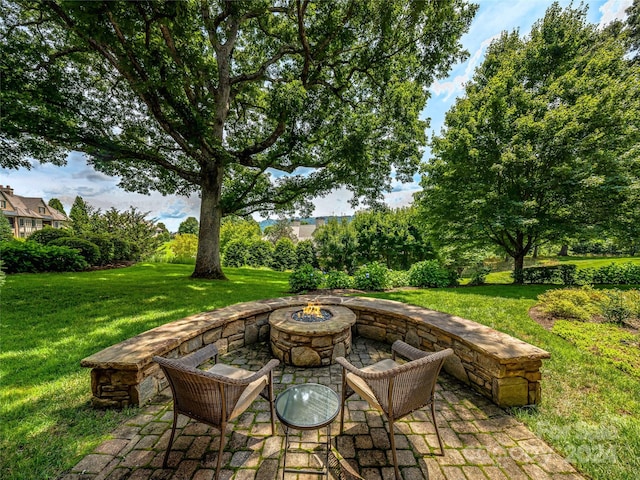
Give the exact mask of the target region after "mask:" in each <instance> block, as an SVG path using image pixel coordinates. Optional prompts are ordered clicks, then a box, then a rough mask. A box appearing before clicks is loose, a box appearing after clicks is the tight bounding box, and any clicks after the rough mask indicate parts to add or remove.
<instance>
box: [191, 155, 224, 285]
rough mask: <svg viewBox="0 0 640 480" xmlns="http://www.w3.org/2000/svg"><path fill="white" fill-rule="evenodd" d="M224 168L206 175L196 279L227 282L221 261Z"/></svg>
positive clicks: (216, 169) (202, 194) (216, 168)
mask: <svg viewBox="0 0 640 480" xmlns="http://www.w3.org/2000/svg"><path fill="white" fill-rule="evenodd" d="M222 178H223V167H221V166H216V167H213V172H210V173H208V174H206V175H205V178H204V181H203V184H202V192H201V196H202V203H201V205H200V231H199V234H198V253H197V255H196V267H195V270H194V272H193V274H192V275H191V276H192V277H194V278H210V279H213V280H226V279H227V277H225V275H224V273H223V272H222V262H221V261H220V225H221V223H222V208H221V206H220V197H221V193H222Z"/></svg>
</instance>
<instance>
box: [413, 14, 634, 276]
mask: <svg viewBox="0 0 640 480" xmlns="http://www.w3.org/2000/svg"><path fill="white" fill-rule="evenodd" d="M585 18H586V10H584V9H573V8H571V7H570V8H567V9H565V10H562V9H561V8H560V7H559V6H558V5H557V4H554V5H553V6H552V7H550V8H549V9H548V10H547V12H546V14H545V17H544V18H543V19H541V20H539V21H538V22H537V23H536V24H535V25H534V26H533V28H532V31H531V33H530V35H529V36H527V37H520V36H519V35H518V32H512V33H506V32H505V33H503V35H502V36H501V37H500V38H499V39H497V40H495V41H494V42H493V43H492V44H491V46H490V47H489V49H488V51H487V55H486V59H485V60H484V62H483V64H482V65H481V66H480V67H479V68H478V69H477V71H476V72H475V74H474V77H473V79H472V81H471V82H469V83H468V84H467V85H466V88H465V95H464V97H462V98H460V99H458V100H457V102H456V103H455V105H454V106H453V107H452V109H451V110H450V111H449V112H448V113H447V115H446V120H445V128H444V129H443V131H442V133H441V135H440V136H437V137H435V138H434V139H433V144H432V152H433V158H432V159H431V160H430V162H429V164H428V165H427V167H426V171H425V175H424V176H423V179H422V186H423V188H424V190H423V191H422V192H421V194H420V199H419V201H420V205H421V206H422V208H423V209H424V214H425V216H426V218H427V219H428V221H429V222H430V223H431V225H432V227H433V229H434V233H435V234H436V235H435V236H434V238H435V239H437V240H438V241H439V242H441V243H444V244H463V245H467V246H472V245H474V244H475V245H478V244H483V243H484V244H486V243H493V244H494V245H498V246H499V247H501V248H502V249H504V251H506V252H507V253H508V255H510V256H511V257H513V258H514V263H515V268H514V278H515V279H516V281H518V280H520V278H521V277H520V272H521V271H522V268H523V261H524V257H525V256H526V255H527V254H528V253H529V252H530V251H531V250H532V249H533V247H534V246H535V245H539V244H542V243H545V242H556V243H557V242H558V241H559V240H562V239H563V238H564V237H565V236H567V235H572V234H575V233H577V232H579V231H581V230H582V229H584V228H585V227H586V226H589V225H608V224H610V222H611V220H612V219H615V218H616V217H617V216H619V215H621V214H623V215H626V214H627V213H625V212H622V211H621V208H626V209H634V208H635V209H636V217H637V209H639V208H640V206H639V205H637V204H636V205H633V204H632V203H630V202H629V201H628V200H629V198H630V195H631V193H632V192H633V190H634V188H637V187H638V178H639V174H640V172H639V170H640V169H639V166H640V159H638V155H637V145H638V144H639V141H640V136H639V134H640V129H639V127H640V125H639V119H640V108H639V101H640V75H639V70H638V65H635V66H634V65H632V64H630V62H628V61H626V60H625V41H624V40H625V39H624V33H621V29H620V28H619V26H615V25H614V26H612V27H611V28H608V29H604V30H598V29H597V28H596V26H595V25H591V24H589V23H588V22H587V21H586V19H585Z"/></svg>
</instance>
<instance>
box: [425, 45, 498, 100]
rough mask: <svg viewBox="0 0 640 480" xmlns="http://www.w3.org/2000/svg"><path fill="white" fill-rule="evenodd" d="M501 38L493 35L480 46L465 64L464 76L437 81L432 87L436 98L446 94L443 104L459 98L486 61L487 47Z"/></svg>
mask: <svg viewBox="0 0 640 480" xmlns="http://www.w3.org/2000/svg"><path fill="white" fill-rule="evenodd" d="M499 36H500V34H496V35H493V36H492V37H489V38H487V39H485V40H484V41H483V42H482V43H481V44H480V48H478V49H477V50H476V51H475V52H474V53H473V55H472V56H471V57H470V58H469V59H468V60H467V61H466V62H465V63H464V64H463V65H466V67H465V69H464V73H463V74H462V75H456V76H455V77H454V78H453V79H451V80H448V81H444V82H441V81H439V80H436V81H435V82H434V83H433V85H432V86H431V89H430V90H431V91H432V92H433V93H434V94H435V95H436V96H441V95H443V94H445V98H444V99H443V102H446V101H448V100H449V99H450V98H451V97H453V96H457V95H458V94H461V93H462V92H463V89H464V84H465V83H467V82H468V81H469V80H470V79H471V77H472V76H473V72H474V71H475V69H476V67H477V66H478V65H479V64H480V62H481V60H483V59H484V54H485V51H486V49H487V47H488V46H489V45H490V44H491V42H492V41H493V40H495V39H496V38H498V37H499Z"/></svg>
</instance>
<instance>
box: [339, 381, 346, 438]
mask: <svg viewBox="0 0 640 480" xmlns="http://www.w3.org/2000/svg"><path fill="white" fill-rule="evenodd" d="M346 401H347V375H346V371H345V370H344V369H342V404H341V405H340V435H342V431H343V430H344V406H345V402H346Z"/></svg>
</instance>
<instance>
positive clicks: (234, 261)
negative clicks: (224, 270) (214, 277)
mask: <svg viewBox="0 0 640 480" xmlns="http://www.w3.org/2000/svg"><path fill="white" fill-rule="evenodd" d="M222 263H223V264H224V266H225V267H243V266H244V265H246V264H247V245H246V244H245V243H244V242H242V241H240V240H233V241H231V242H229V245H227V249H226V250H225V252H224V259H223V262H222Z"/></svg>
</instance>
